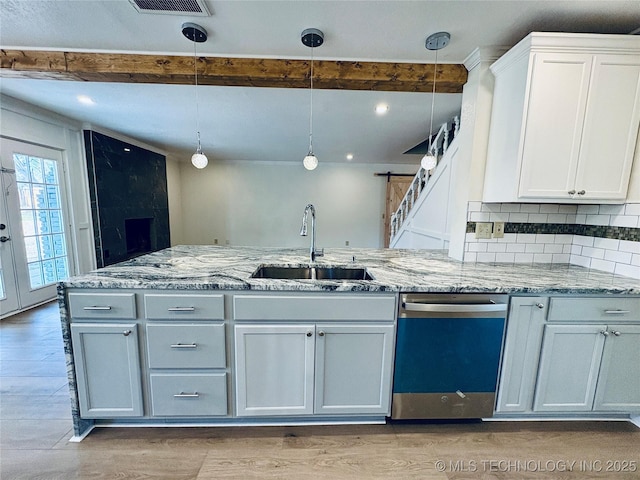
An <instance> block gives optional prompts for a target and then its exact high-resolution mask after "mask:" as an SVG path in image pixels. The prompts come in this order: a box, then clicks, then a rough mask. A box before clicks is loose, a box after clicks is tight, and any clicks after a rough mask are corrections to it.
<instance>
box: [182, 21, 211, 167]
mask: <svg viewBox="0 0 640 480" xmlns="http://www.w3.org/2000/svg"><path fill="white" fill-rule="evenodd" d="M182 34H183V35H184V36H185V37H186V38H188V39H189V40H191V41H192V42H193V72H194V77H195V92H196V133H197V137H198V148H197V149H196V153H194V154H193V155H192V156H191V164H192V165H193V166H194V167H196V168H198V169H202V168H204V167H206V166H207V165H208V164H209V159H208V158H207V156H206V155H205V154H204V153H202V146H201V145H200V111H199V106H198V64H197V62H198V54H197V52H196V44H198V43H203V42H206V41H207V31H206V30H205V29H204V28H202V27H201V26H200V25H198V24H196V23H191V22H185V23H183V24H182Z"/></svg>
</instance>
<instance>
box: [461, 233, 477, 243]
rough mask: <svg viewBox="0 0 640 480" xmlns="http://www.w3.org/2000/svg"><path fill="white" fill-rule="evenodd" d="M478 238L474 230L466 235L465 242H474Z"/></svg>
mask: <svg viewBox="0 0 640 480" xmlns="http://www.w3.org/2000/svg"><path fill="white" fill-rule="evenodd" d="M475 240H476V234H475V233H473V232H470V233H466V234H465V235H464V241H465V242H474V241H475Z"/></svg>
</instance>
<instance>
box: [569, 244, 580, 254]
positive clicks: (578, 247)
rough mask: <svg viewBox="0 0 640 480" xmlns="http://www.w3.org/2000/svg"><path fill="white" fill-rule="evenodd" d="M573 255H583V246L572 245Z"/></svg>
mask: <svg viewBox="0 0 640 480" xmlns="http://www.w3.org/2000/svg"><path fill="white" fill-rule="evenodd" d="M569 253H571V255H582V247H581V246H580V245H571V251H570V252H569Z"/></svg>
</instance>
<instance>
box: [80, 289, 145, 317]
mask: <svg viewBox="0 0 640 480" xmlns="http://www.w3.org/2000/svg"><path fill="white" fill-rule="evenodd" d="M69 310H70V313H71V317H72V318H100V319H105V318H119V319H134V318H136V296H135V294H133V293H70V294H69Z"/></svg>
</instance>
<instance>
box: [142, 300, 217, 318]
mask: <svg viewBox="0 0 640 480" xmlns="http://www.w3.org/2000/svg"><path fill="white" fill-rule="evenodd" d="M144 310H145V317H146V318H148V319H150V320H178V319H183V318H184V319H187V320H222V319H224V296H223V295H160V294H159V295H155V294H148V295H145V296H144Z"/></svg>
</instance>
